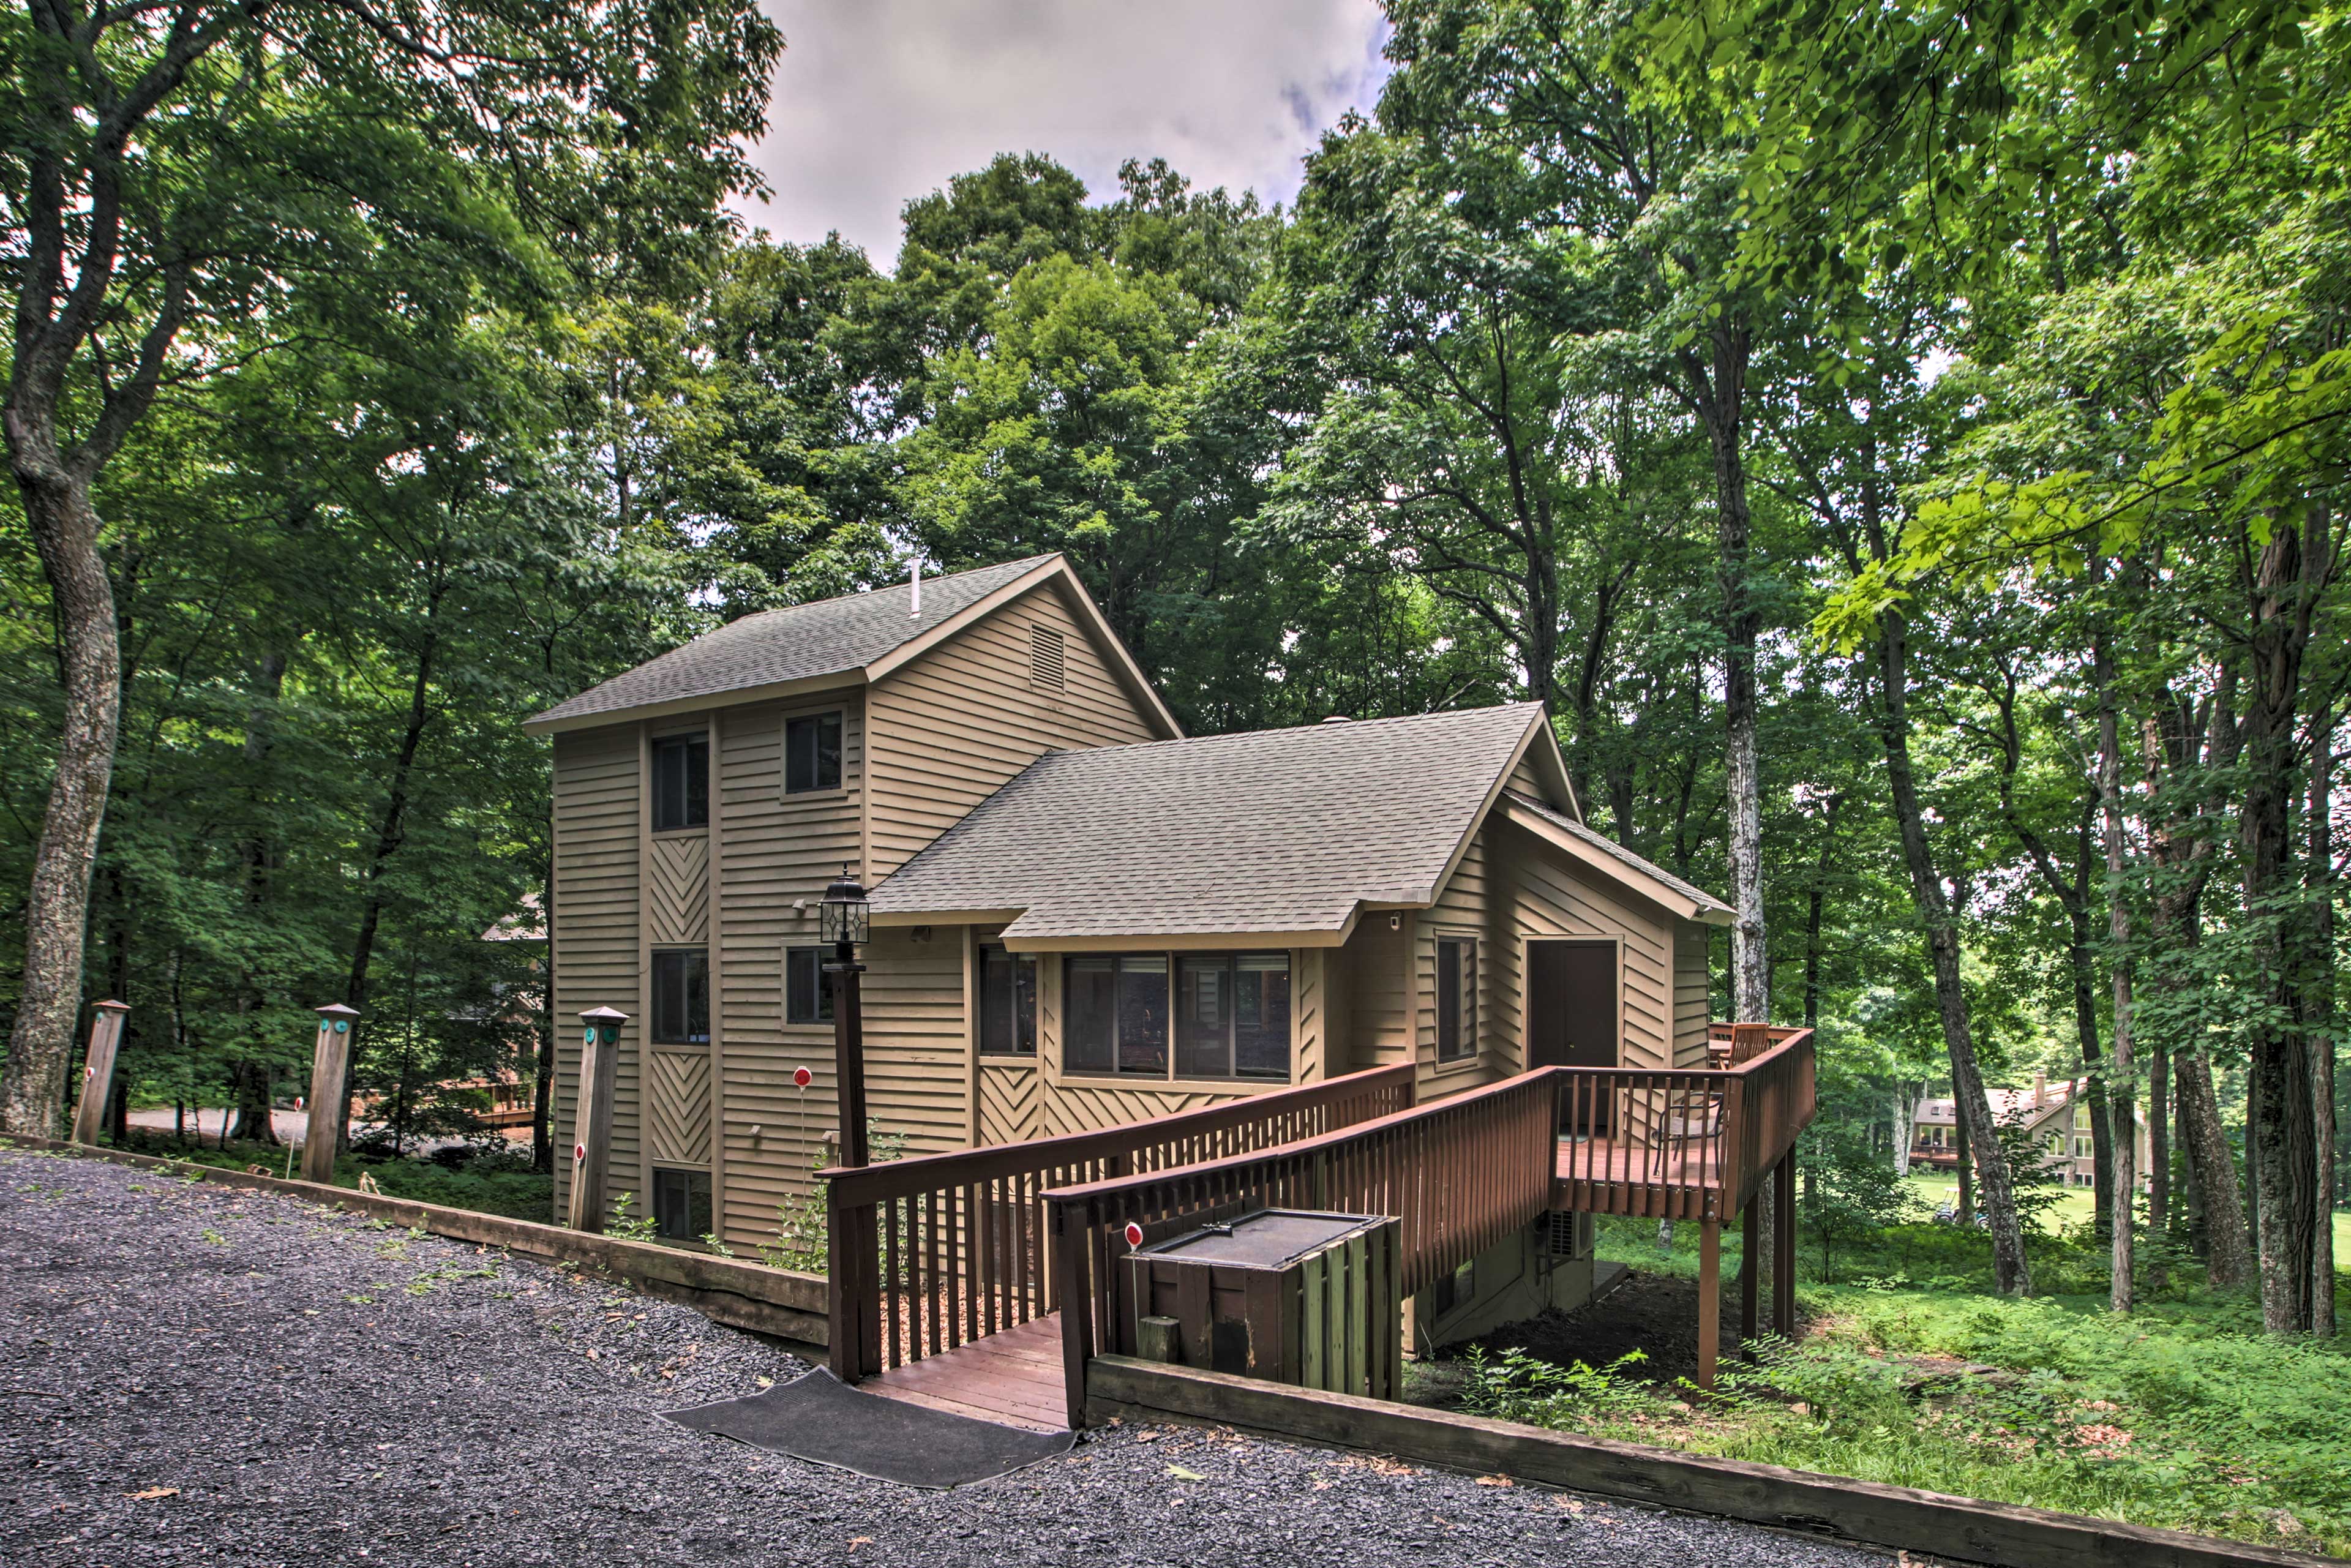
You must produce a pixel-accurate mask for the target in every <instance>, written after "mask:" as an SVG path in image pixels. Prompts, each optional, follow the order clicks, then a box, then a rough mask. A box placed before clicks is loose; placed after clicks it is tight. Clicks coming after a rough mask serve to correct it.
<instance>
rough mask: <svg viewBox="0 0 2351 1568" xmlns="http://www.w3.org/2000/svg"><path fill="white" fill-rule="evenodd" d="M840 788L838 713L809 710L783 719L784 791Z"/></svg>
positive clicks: (789, 793)
mask: <svg viewBox="0 0 2351 1568" xmlns="http://www.w3.org/2000/svg"><path fill="white" fill-rule="evenodd" d="M840 788H841V716H840V715H839V714H837V713H816V714H810V715H809V716H807V717H806V718H793V719H786V720H785V721H784V793H786V794H787V795H801V794H806V793H807V792H808V791H810V790H811V789H840Z"/></svg>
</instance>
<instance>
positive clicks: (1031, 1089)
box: [979, 1057, 1044, 1144]
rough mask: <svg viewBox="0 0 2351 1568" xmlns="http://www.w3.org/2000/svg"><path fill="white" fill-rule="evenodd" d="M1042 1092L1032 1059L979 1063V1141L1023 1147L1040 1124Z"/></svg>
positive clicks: (1034, 1060) (1034, 1134)
mask: <svg viewBox="0 0 2351 1568" xmlns="http://www.w3.org/2000/svg"><path fill="white" fill-rule="evenodd" d="M1043 1100H1044V1091H1043V1090H1042V1089H1040V1087H1039V1086H1038V1076H1037V1062H1036V1059H1035V1058H1034V1057H1031V1058H1029V1059H1028V1060H1027V1061H1021V1062H1019V1063H1017V1064H1016V1063H1007V1062H998V1061H981V1062H980V1064H979V1141H980V1142H981V1143H983V1144H1025V1143H1027V1142H1028V1141H1029V1139H1031V1138H1033V1137H1035V1136H1036V1135H1037V1129H1038V1127H1039V1126H1040V1125H1041V1124H1042V1106H1043Z"/></svg>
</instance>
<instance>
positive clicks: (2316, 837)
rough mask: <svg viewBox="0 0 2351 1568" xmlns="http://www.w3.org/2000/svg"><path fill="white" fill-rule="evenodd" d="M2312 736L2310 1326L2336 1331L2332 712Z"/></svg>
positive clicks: (2306, 965)
mask: <svg viewBox="0 0 2351 1568" xmlns="http://www.w3.org/2000/svg"><path fill="white" fill-rule="evenodd" d="M2310 728H2311V736H2310V807H2309V811H2308V817H2309V822H2310V849H2309V854H2308V858H2307V859H2306V860H2305V861H2304V873H2303V882H2304V887H2305V888H2306V890H2307V891H2308V893H2309V895H2310V898H2309V906H2310V918H2309V924H2308V927H2307V931H2306V933H2305V936H2304V941H2303V955H2304V956H2303V971H2302V986H2301V992H2302V1009H2301V1010H2302V1014H2303V1024H2304V1029H2305V1030H2307V1031H2308V1039H2309V1042H2310V1045H2309V1050H2310V1124H2311V1130H2312V1138H2313V1141H2314V1145H2315V1149H2314V1160H2313V1162H2312V1164H2313V1173H2312V1174H2313V1178H2314V1183H2315V1185H2316V1187H2317V1191H2316V1193H2315V1195H2314V1204H2313V1208H2312V1223H2311V1247H2310V1332H2311V1333H2314V1334H2316V1335H2318V1336H2320V1337H2321V1338H2325V1339H2332V1338H2333V1337H2335V843H2334V836H2335V835H2334V825H2333V823H2332V822H2331V821H2329V812H2330V810H2332V808H2333V805H2334V787H2335V716H2334V715H2333V714H2332V713H2331V712H2322V713H2320V714H2318V715H2316V716H2314V718H2313V720H2312V723H2311V727H2310Z"/></svg>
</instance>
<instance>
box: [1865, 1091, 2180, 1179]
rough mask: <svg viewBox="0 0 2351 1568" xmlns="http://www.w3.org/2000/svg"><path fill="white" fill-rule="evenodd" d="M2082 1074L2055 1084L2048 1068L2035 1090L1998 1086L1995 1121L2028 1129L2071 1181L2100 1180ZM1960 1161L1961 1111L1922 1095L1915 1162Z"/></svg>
mask: <svg viewBox="0 0 2351 1568" xmlns="http://www.w3.org/2000/svg"><path fill="white" fill-rule="evenodd" d="M2084 1088H2085V1085H2084V1084H2083V1083H2082V1082H2081V1081H2080V1080H2078V1079H2074V1080H2068V1081H2066V1082H2062V1083H2052V1082H2049V1075H2048V1074H2047V1073H2045V1072H2036V1073H2034V1074H2033V1075H2032V1088H2030V1089H1992V1090H1987V1091H1986V1095H1987V1097H1988V1098H1989V1099H1990V1100H1991V1114H1992V1120H1993V1121H1995V1122H1997V1123H2000V1124H2003V1125H2005V1124H2011V1123H2013V1124H2018V1125H2021V1126H2022V1127H2023V1128H2024V1130H2025V1133H2026V1134H2027V1135H2028V1136H2029V1137H2031V1138H2032V1145H2033V1147H2034V1149H2035V1150H2036V1151H2038V1153H2039V1154H2040V1155H2041V1163H2042V1165H2043V1166H2044V1167H2045V1168H2048V1169H2051V1170H2052V1171H2053V1173H2054V1174H2055V1175H2056V1176H2057V1177H2058V1178H2059V1179H2060V1180H2062V1181H2063V1182H2064V1184H2065V1185H2066V1186H2080V1187H2088V1186H2096V1185H2097V1175H2096V1172H2097V1168H2098V1162H2097V1157H2096V1155H2095V1151H2094V1150H2093V1149H2092V1147H2091V1144H2090V1106H2089V1101H2088V1099H2087V1097H2086V1096H2085V1095H2084V1093H2083V1092H2082V1091H2083V1089H2084ZM2137 1149H2138V1164H2137V1171H2138V1179H2139V1183H2140V1185H2142V1186H2145V1185H2146V1184H2147V1181H2148V1179H2149V1177H2148V1165H2147V1162H2148V1160H2149V1158H2150V1157H2151V1156H2150V1154H2149V1142H2148V1138H2147V1128H2146V1127H2145V1126H2144V1125H2142V1126H2141V1127H2140V1128H2139V1129H2138V1139H2137ZM1910 1164H1911V1166H1912V1167H1913V1168H1914V1169H1915V1168H1917V1167H1918V1166H1927V1167H1928V1168H1929V1169H1933V1170H1938V1171H1949V1170H1957V1169H1958V1168H1959V1117H1958V1111H1957V1108H1956V1106H1955V1105H1954V1104H1953V1103H1952V1102H1951V1101H1949V1100H1921V1101H1919V1102H1918V1109H1917V1117H1916V1119H1915V1120H1914V1121H1913V1123H1912V1132H1911V1139H1910Z"/></svg>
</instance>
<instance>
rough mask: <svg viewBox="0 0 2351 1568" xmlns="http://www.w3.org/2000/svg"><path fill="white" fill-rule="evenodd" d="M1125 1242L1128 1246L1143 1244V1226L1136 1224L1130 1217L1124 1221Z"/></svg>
mask: <svg viewBox="0 0 2351 1568" xmlns="http://www.w3.org/2000/svg"><path fill="white" fill-rule="evenodd" d="M1126 1244H1127V1245H1128V1246H1129V1247H1140V1246H1142V1245H1143V1227H1141V1226H1140V1225H1137V1224H1136V1223H1135V1222H1134V1221H1133V1220H1132V1219H1130V1220H1128V1221H1127V1222H1126Z"/></svg>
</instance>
